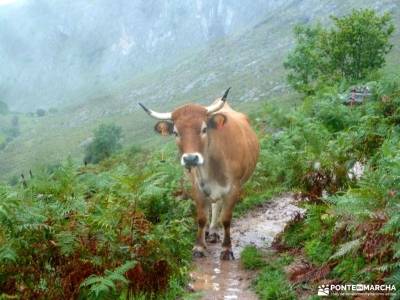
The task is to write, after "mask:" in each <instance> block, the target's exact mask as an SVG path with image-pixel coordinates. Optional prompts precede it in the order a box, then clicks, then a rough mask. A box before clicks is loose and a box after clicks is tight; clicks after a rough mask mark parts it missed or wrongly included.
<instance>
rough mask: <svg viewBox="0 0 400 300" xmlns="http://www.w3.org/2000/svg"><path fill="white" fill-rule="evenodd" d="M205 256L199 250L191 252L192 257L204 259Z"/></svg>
mask: <svg viewBox="0 0 400 300" xmlns="http://www.w3.org/2000/svg"><path fill="white" fill-rule="evenodd" d="M205 256H206V255H205V254H204V252H203V251H200V250H193V257H196V258H200V257H205Z"/></svg>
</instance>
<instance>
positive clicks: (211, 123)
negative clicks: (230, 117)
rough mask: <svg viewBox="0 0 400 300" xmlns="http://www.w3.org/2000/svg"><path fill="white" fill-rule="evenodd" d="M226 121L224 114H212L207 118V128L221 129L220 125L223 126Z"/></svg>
mask: <svg viewBox="0 0 400 300" xmlns="http://www.w3.org/2000/svg"><path fill="white" fill-rule="evenodd" d="M226 121H227V118H226V116H225V115H224V114H221V113H218V114H214V115H212V116H211V117H210V118H209V119H208V122H207V123H208V124H207V126H208V128H212V129H221V128H222V127H224V125H225V123H226Z"/></svg>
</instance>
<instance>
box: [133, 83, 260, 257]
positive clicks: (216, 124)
mask: <svg viewBox="0 0 400 300" xmlns="http://www.w3.org/2000/svg"><path fill="white" fill-rule="evenodd" d="M228 92H229V89H228V90H227V91H226V92H225V94H224V96H223V97H222V98H219V99H217V100H215V101H214V103H213V104H212V105H210V106H208V107H203V106H201V105H198V104H187V105H184V106H181V107H178V108H177V109H175V110H174V111H173V112H172V113H158V112H155V111H153V110H150V109H147V108H146V107H145V106H143V104H141V103H139V104H140V105H141V106H142V108H143V109H144V110H145V111H146V112H147V113H148V114H149V115H150V116H152V117H154V118H156V119H160V120H162V121H160V122H158V123H157V124H156V125H155V127H154V129H155V131H157V132H158V133H160V134H162V135H169V134H174V135H175V137H176V144H177V145H178V148H179V150H180V153H181V155H182V156H181V164H182V165H183V166H184V167H186V168H187V170H188V174H189V175H190V178H191V181H192V193H193V198H194V201H195V202H196V211H197V223H198V231H197V238H196V245H195V246H194V248H193V255H195V256H204V255H205V250H206V241H205V229H206V226H207V225H208V216H209V212H210V207H211V224H210V233H209V236H208V237H209V240H208V241H209V242H217V241H218V239H219V236H218V233H217V229H218V225H219V222H218V221H220V222H221V223H222V225H223V227H224V239H223V242H222V247H223V249H222V252H221V259H224V260H229V259H233V258H234V257H233V253H232V246H231V238H230V225H231V219H232V211H233V208H234V206H235V204H236V203H237V202H238V200H239V198H240V193H241V188H242V186H243V184H244V183H245V182H246V181H247V180H248V179H249V177H250V176H251V174H252V173H253V171H254V168H255V166H256V163H257V158H258V154H259V144H258V140H257V136H256V134H255V133H254V131H253V130H252V129H251V127H250V124H249V121H248V119H247V117H246V116H245V115H244V114H242V113H239V112H236V111H234V110H233V109H232V108H231V107H230V106H229V105H228V104H227V103H226V98H227V95H228ZM218 216H220V218H219V220H218Z"/></svg>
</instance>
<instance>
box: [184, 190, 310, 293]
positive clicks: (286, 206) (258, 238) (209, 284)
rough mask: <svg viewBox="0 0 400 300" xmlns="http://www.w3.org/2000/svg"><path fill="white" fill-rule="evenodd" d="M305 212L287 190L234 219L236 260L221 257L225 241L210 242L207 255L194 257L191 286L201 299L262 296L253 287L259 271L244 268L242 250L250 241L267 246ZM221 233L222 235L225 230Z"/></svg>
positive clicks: (233, 243)
mask: <svg viewBox="0 0 400 300" xmlns="http://www.w3.org/2000/svg"><path fill="white" fill-rule="evenodd" d="M303 213H304V209H302V208H299V207H297V206H296V205H295V200H294V198H293V196H292V195H289V194H286V195H282V196H280V197H277V198H274V199H272V200H270V201H268V202H267V203H265V204H264V205H262V206H259V207H256V208H254V209H253V210H252V211H250V212H248V213H247V214H246V215H244V216H243V217H241V218H239V219H236V220H233V223H232V227H231V238H232V250H233V253H234V256H235V260H231V261H221V260H220V251H221V244H220V243H216V244H208V245H207V251H208V253H207V256H206V257H202V258H195V259H194V262H193V263H194V268H193V271H192V273H191V284H190V287H191V289H192V290H193V291H194V292H197V293H198V294H199V295H200V297H199V298H200V299H207V300H209V299H210V300H217V299H218V300H219V299H223V300H231V299H246V300H253V299H258V298H257V296H256V294H255V293H254V292H253V291H252V289H251V281H252V280H253V278H254V276H255V273H254V272H249V271H246V270H244V269H243V268H242V266H241V264H240V259H239V258H240V252H241V251H242V250H243V248H244V247H245V246H247V245H254V246H256V247H258V248H261V249H265V250H267V249H268V247H270V246H271V243H272V241H273V239H274V238H275V236H276V235H277V234H279V233H280V232H281V231H283V229H284V228H285V226H286V224H287V223H288V222H289V221H290V220H291V219H293V218H294V217H296V215H298V214H303ZM219 234H220V236H221V237H222V234H223V233H222V230H220V232H219Z"/></svg>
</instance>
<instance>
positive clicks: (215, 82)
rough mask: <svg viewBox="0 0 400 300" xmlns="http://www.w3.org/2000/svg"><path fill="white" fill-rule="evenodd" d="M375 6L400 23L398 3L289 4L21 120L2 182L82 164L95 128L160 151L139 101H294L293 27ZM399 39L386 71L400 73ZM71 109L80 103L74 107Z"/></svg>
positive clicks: (160, 105)
mask: <svg viewBox="0 0 400 300" xmlns="http://www.w3.org/2000/svg"><path fill="white" fill-rule="evenodd" d="M371 6H372V7H376V8H377V9H378V10H380V11H392V12H393V13H394V19H395V23H396V24H400V14H399V9H396V8H397V7H398V4H397V3H396V1H394V0H385V1H351V2H348V1H338V2H336V3H335V4H332V3H328V2H322V3H321V2H320V1H315V0H307V1H303V2H302V3H301V5H300V4H299V3H298V1H290V2H288V4H286V7H285V8H284V9H282V10H281V12H280V13H278V14H277V13H275V12H274V14H271V15H268V14H267V15H266V16H265V21H263V22H260V23H259V24H258V25H256V26H254V27H253V28H252V29H251V30H248V31H246V32H244V33H243V32H242V33H240V34H236V35H232V36H230V37H227V38H224V39H222V40H220V41H217V42H215V43H214V44H213V45H212V46H211V47H209V48H208V49H205V50H201V51H192V52H191V53H188V54H187V56H186V58H184V59H182V60H181V61H180V62H179V63H177V64H175V65H174V66H172V67H168V68H163V69H159V70H156V71H152V72H151V73H147V74H146V73H143V74H139V75H137V74H136V76H132V77H133V78H134V79H132V80H131V81H128V82H119V83H118V84H116V85H115V86H113V87H112V88H110V90H109V91H108V92H107V93H106V94H104V93H103V92H102V93H100V94H97V93H95V92H93V94H87V95H82V97H81V98H82V99H80V102H81V104H80V105H77V106H72V107H67V108H63V109H60V110H59V112H58V113H55V114H50V115H47V116H44V117H41V118H38V117H30V116H21V117H20V119H21V120H20V123H21V126H20V127H21V130H20V131H21V134H20V135H19V136H18V137H17V138H16V139H14V140H13V141H12V142H11V143H9V144H8V145H7V147H6V148H5V149H3V150H2V151H0V179H6V178H8V177H9V176H11V175H15V174H19V173H21V172H26V171H27V170H28V169H30V168H35V167H36V166H37V165H41V164H51V163H54V162H57V161H59V160H62V159H64V158H65V157H67V156H71V157H72V158H73V159H74V160H77V161H81V160H82V157H83V145H85V143H86V142H87V141H88V139H90V137H91V132H92V130H93V129H94V128H95V127H96V126H97V125H98V124H99V123H100V122H115V123H117V124H118V125H121V126H122V127H123V131H124V136H125V138H124V144H125V145H130V144H136V145H142V146H144V147H149V146H150V147H151V146H152V145H156V144H160V143H162V142H163V141H162V140H161V139H160V138H158V137H157V138H156V137H155V136H154V135H153V132H152V122H153V121H152V120H150V119H149V118H148V117H147V116H146V115H145V114H144V113H143V112H142V111H140V110H139V107H138V105H137V103H138V102H139V101H141V102H144V103H145V104H147V105H149V106H150V107H153V108H154V109H159V110H171V109H173V108H174V107H175V106H177V105H179V104H181V103H185V102H189V101H190V102H191V101H194V102H199V103H203V104H205V103H209V102H210V101H212V100H213V99H214V98H215V97H218V96H220V94H221V93H222V92H223V91H224V90H225V89H226V87H227V86H231V87H232V91H231V94H230V102H231V103H232V105H233V106H234V107H236V108H239V109H241V110H243V111H247V112H249V111H252V110H255V109H256V108H257V107H259V105H260V104H261V103H262V102H265V101H270V100H271V99H281V101H286V100H287V99H291V100H290V101H295V100H293V99H295V98H296V96H294V97H292V96H291V95H292V94H293V92H292V91H291V90H290V89H289V88H288V86H287V84H286V82H285V78H284V77H285V72H284V70H283V67H282V63H283V59H284V57H285V56H286V55H287V52H288V50H289V49H290V48H291V47H292V44H293V35H292V27H293V26H294V25H295V24H298V23H305V22H309V23H315V22H318V21H320V22H322V23H326V22H328V21H327V20H328V18H327V16H329V15H330V14H335V15H342V14H345V13H346V12H348V11H350V10H351V8H354V7H371ZM399 36H400V35H399V32H398V31H397V32H396V33H395V36H394V38H393V42H394V44H395V47H394V49H393V50H392V52H391V54H390V56H389V57H388V63H387V67H386V72H387V73H388V74H390V73H391V72H398V66H399V62H398V59H396V58H397V57H398V55H399V53H400V43H399V42H398V41H399V40H400V39H399ZM74 102H79V101H76V99H75V100H74Z"/></svg>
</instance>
